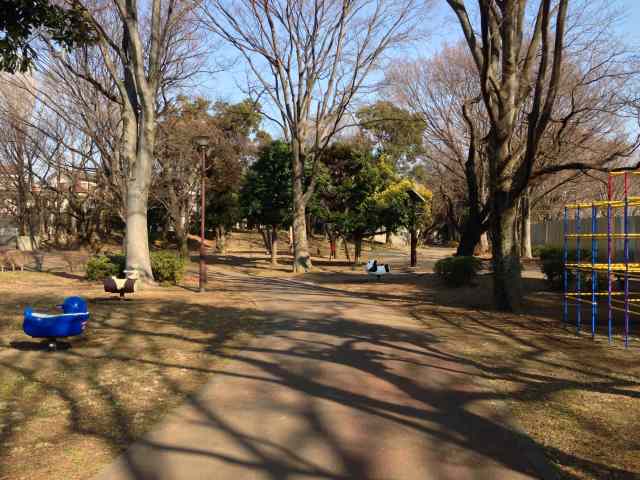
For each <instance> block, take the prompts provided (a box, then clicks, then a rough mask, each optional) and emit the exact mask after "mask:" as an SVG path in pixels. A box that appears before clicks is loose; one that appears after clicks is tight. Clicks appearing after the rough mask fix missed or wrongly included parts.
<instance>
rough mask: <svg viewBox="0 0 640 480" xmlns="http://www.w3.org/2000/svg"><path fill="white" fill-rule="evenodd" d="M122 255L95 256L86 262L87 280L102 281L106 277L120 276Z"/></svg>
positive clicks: (123, 259) (122, 264) (123, 264)
mask: <svg viewBox="0 0 640 480" xmlns="http://www.w3.org/2000/svg"><path fill="white" fill-rule="evenodd" d="M124 268H125V258H124V256H123V255H105V254H100V255H95V256H93V257H91V258H89V260H87V267H86V272H85V273H86V276H87V280H103V279H105V278H106V277H112V276H114V275H115V276H121V275H122V274H123V273H124Z"/></svg>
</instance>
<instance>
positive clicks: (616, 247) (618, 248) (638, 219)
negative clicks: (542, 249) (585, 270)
mask: <svg viewBox="0 0 640 480" xmlns="http://www.w3.org/2000/svg"><path fill="white" fill-rule="evenodd" d="M623 222H624V218H623V217H621V216H619V217H612V218H611V232H612V233H624V224H623ZM580 231H581V232H582V233H591V217H586V218H581V220H580ZM597 232H598V233H602V234H606V233H607V218H606V217H599V218H598V228H597ZM568 233H577V228H576V221H575V219H574V218H571V219H570V220H569V232H568ZM629 233H640V216H633V217H629ZM563 235H564V231H563V225H562V220H554V221H552V222H545V223H535V224H533V225H532V226H531V243H532V245H533V246H534V247H536V246H542V245H552V246H556V247H562V242H563ZM576 246H577V242H576V239H575V238H570V239H569V248H576ZM580 248H584V249H587V250H591V239H589V238H582V239H580ZM611 248H612V252H613V254H614V256H615V257H618V258H621V257H620V256H621V255H623V254H624V239H622V238H620V239H615V240H613V241H612V244H611ZM606 249H607V239H606V238H599V239H598V251H599V252H600V255H602V257H601V258H604V257H606V252H607V250H606ZM600 255H599V256H600ZM637 258H640V239H637V238H632V239H629V259H630V260H631V261H635V259H637Z"/></svg>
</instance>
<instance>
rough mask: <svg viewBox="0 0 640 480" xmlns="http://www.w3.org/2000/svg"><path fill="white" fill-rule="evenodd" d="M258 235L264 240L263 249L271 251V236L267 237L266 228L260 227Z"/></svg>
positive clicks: (268, 252)
mask: <svg viewBox="0 0 640 480" xmlns="http://www.w3.org/2000/svg"><path fill="white" fill-rule="evenodd" d="M260 235H261V236H262V241H263V242H264V251H265V252H266V253H267V254H270V253H271V241H272V240H271V238H270V237H269V232H267V230H266V229H264V228H262V227H260Z"/></svg>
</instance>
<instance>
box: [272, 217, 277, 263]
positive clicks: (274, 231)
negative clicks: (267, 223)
mask: <svg viewBox="0 0 640 480" xmlns="http://www.w3.org/2000/svg"><path fill="white" fill-rule="evenodd" d="M271 264H272V265H277V264H278V227H277V225H272V226H271Z"/></svg>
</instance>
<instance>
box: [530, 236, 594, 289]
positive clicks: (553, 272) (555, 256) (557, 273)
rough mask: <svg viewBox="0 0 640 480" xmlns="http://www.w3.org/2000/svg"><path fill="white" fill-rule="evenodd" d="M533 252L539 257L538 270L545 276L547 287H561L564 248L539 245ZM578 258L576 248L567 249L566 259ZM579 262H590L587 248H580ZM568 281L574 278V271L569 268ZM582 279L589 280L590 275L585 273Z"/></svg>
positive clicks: (571, 260)
mask: <svg viewBox="0 0 640 480" xmlns="http://www.w3.org/2000/svg"><path fill="white" fill-rule="evenodd" d="M534 254H536V255H537V256H538V257H540V270H541V271H542V273H543V274H544V276H545V279H546V280H547V283H548V284H549V287H550V288H552V289H554V290H559V289H562V283H563V272H564V249H563V248H562V247H555V246H546V247H539V248H537V249H536V250H535V252H534ZM577 259H578V250H577V249H575V248H572V249H568V250H567V261H568V262H569V263H572V262H576V261H577ZM580 262H581V263H582V262H591V252H590V251H589V250H585V249H580ZM567 274H568V280H569V282H573V281H574V279H575V272H573V271H572V270H569V271H568V272H567ZM583 278H584V280H585V281H586V282H589V283H585V285H587V284H589V285H590V282H591V275H590V274H587V275H585V276H584V277H583Z"/></svg>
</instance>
